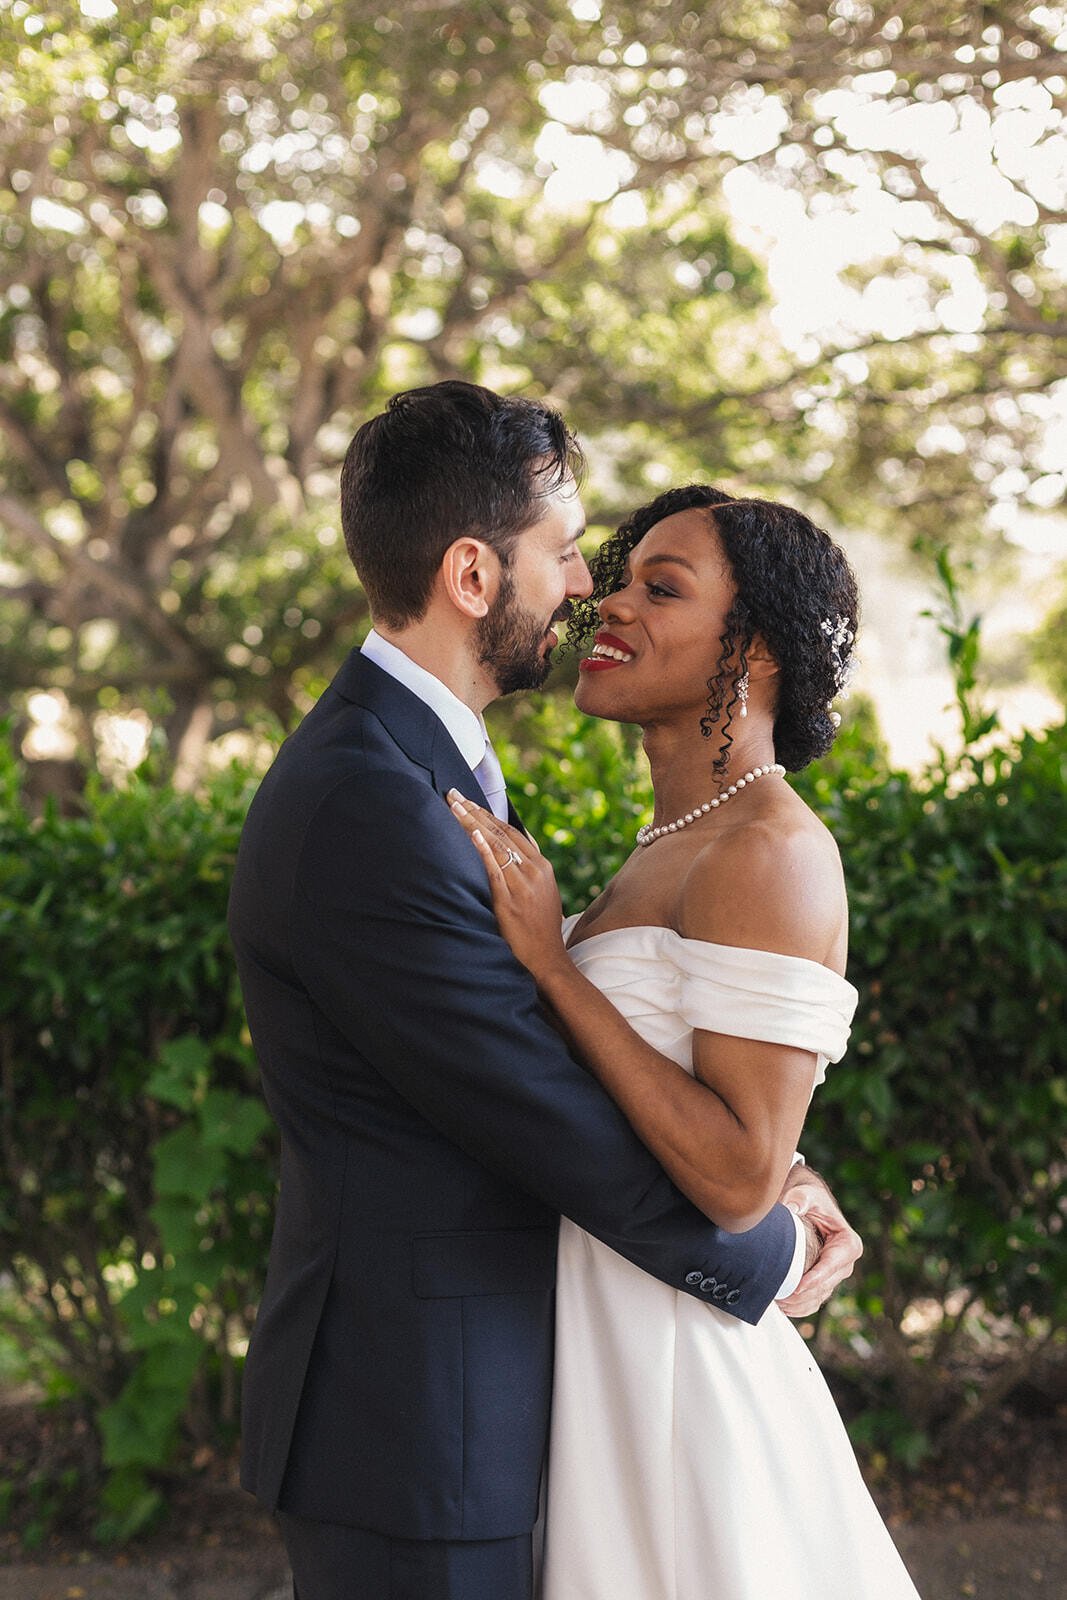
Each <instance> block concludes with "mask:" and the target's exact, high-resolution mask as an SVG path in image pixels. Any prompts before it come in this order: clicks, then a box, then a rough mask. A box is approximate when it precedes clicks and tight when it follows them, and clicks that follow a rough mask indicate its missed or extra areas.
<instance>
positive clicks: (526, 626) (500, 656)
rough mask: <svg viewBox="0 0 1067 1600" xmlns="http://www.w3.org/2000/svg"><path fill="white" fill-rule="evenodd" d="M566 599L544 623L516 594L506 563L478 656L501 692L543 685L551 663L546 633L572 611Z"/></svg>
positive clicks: (482, 631)
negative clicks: (546, 643) (553, 624)
mask: <svg viewBox="0 0 1067 1600" xmlns="http://www.w3.org/2000/svg"><path fill="white" fill-rule="evenodd" d="M570 609H571V608H570V604H569V602H565V603H564V604H563V605H562V606H560V608H559V610H558V611H557V612H556V613H555V614H554V616H553V617H552V618H551V619H550V621H549V622H548V623H542V622H541V621H539V619H538V618H537V617H535V616H534V614H533V612H532V611H528V610H527V609H526V607H525V606H523V605H521V604H520V603H519V601H518V600H517V599H516V598H515V581H514V579H513V578H512V575H511V573H510V572H509V571H508V569H507V567H504V568H503V569H502V571H501V575H500V592H499V593H498V595H497V597H496V599H495V601H494V602H493V604H492V606H491V607H490V609H489V610H488V611H487V612H486V614H485V616H484V617H483V618H482V620H481V622H480V623H479V624H478V633H477V636H476V641H475V642H476V646H477V650H478V660H479V662H480V663H481V665H482V666H485V667H488V668H489V670H490V672H491V673H492V674H493V677H494V679H495V680H496V684H497V688H498V689H499V690H500V693H501V694H514V693H515V691H516V690H518V689H540V687H541V685H542V684H543V683H544V681H545V679H546V678H547V677H548V674H549V671H550V670H551V667H552V658H551V654H550V652H549V651H547V650H546V649H545V634H546V633H547V632H548V629H549V628H550V627H551V626H552V623H554V622H565V621H566V619H567V617H568V616H569V615H570Z"/></svg>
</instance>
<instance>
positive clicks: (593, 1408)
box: [542, 918, 917, 1600]
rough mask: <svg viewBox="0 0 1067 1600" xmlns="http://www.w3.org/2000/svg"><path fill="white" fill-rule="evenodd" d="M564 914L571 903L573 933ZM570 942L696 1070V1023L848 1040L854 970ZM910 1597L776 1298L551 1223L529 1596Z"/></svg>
mask: <svg viewBox="0 0 1067 1600" xmlns="http://www.w3.org/2000/svg"><path fill="white" fill-rule="evenodd" d="M576 921H577V918H570V919H569V923H568V927H567V929H566V931H567V932H568V933H569V932H570V931H571V928H573V924H574V923H575V922H576ZM571 954H572V958H573V960H574V961H575V962H576V964H577V965H578V966H579V967H580V968H581V970H582V971H583V972H584V973H585V975H586V977H587V978H589V979H590V980H591V981H592V982H593V983H595V984H596V986H597V988H599V989H601V990H603V992H604V993H605V994H607V995H608V996H609V997H610V999H611V1000H612V1002H613V1004H614V1005H615V1006H616V1007H617V1008H618V1010H619V1011H621V1012H622V1013H623V1014H624V1016H626V1017H627V1018H628V1019H629V1021H630V1023H631V1025H632V1026H633V1027H634V1028H635V1029H636V1031H637V1032H638V1033H640V1034H641V1036H642V1037H643V1038H645V1039H647V1040H648V1041H649V1043H650V1044H653V1045H655V1046H656V1048H657V1049H658V1050H661V1051H662V1052H663V1054H664V1055H667V1056H670V1057H671V1059H672V1060H674V1061H677V1062H679V1063H680V1064H681V1065H683V1066H685V1067H686V1068H688V1069H690V1070H691V1065H692V1063H691V1041H692V1033H693V1029H694V1028H707V1029H710V1030H712V1031H714V1032H717V1033H729V1034H734V1035H737V1036H739V1037H745V1038H752V1039H765V1040H769V1041H772V1042H776V1043H780V1044H788V1045H794V1046H797V1047H798V1048H800V1049H805V1050H811V1051H813V1052H814V1053H815V1054H816V1055H817V1056H818V1058H819V1062H818V1071H817V1073H816V1080H815V1081H816V1083H818V1082H820V1081H821V1079H822V1077H823V1074H824V1070H825V1066H826V1062H827V1061H828V1060H829V1061H834V1060H837V1059H839V1057H840V1056H841V1055H842V1054H843V1053H844V1049H845V1044H846V1042H847V1039H848V1032H849V1025H850V1023H851V1020H852V1014H853V1011H854V1009H855V1005H856V999H857V996H856V991H855V989H853V987H852V986H851V984H849V983H847V982H846V981H845V980H844V979H843V978H840V977H838V975H837V974H836V973H834V972H831V971H830V970H829V969H828V968H826V967H822V966H819V965H817V964H816V963H814V962H811V961H804V960H800V959H798V958H796V957H792V956H781V955H775V954H773V953H770V952H766V951H760V950H744V949H737V948H734V947H732V946H725V945H715V944H706V943H703V942H701V941H697V940H692V939H683V938H682V937H681V936H680V935H679V934H677V933H675V932H673V931H672V930H671V929H669V928H660V927H637V928H619V929H613V930H610V931H608V932H604V933H600V934H592V935H590V936H589V937H588V938H585V939H582V940H581V941H580V942H579V943H577V944H576V945H575V946H574V947H573V949H572V952H571ZM777 1597H782V1600H917V1597H916V1591H915V1588H914V1586H913V1584H912V1582H911V1580H910V1578H909V1577H908V1575H907V1572H906V1570H905V1568H904V1566H903V1563H902V1562H901V1560H900V1557H899V1555H898V1554H897V1552H896V1549H895V1548H894V1546H893V1542H892V1540H891V1539H890V1537H889V1534H888V1532H887V1531H886V1528H885V1526H884V1524H883V1522H882V1520H881V1517H880V1516H879V1514H878V1512H877V1510H876V1508H875V1506H874V1504H873V1502H872V1501H871V1498H870V1495H869V1494H868V1492H867V1489H866V1487H865V1485H864V1483H863V1480H862V1478H861V1477H860V1473H859V1469H858V1467H857V1464H856V1459H855V1456H854V1455H853V1452H852V1447H851V1445H850V1444H849V1441H848V1436H847V1434H846V1433H845V1429H844V1427H843V1425H842V1422H841V1419H840V1417H839V1416H838V1413H837V1408H836V1407H835V1405H834V1402H833V1400H832V1398H831V1396H830V1393H829V1391H828V1389H827V1388H826V1385H825V1383H824V1381H823V1378H822V1375H821V1373H820V1372H819V1370H818V1368H817V1367H816V1365H815V1363H814V1361H813V1360H812V1358H811V1356H810V1354H809V1352H808V1349H807V1346H806V1345H805V1343H804V1341H803V1339H802V1338H801V1337H800V1335H799V1333H798V1332H797V1331H796V1329H795V1328H794V1327H793V1325H792V1323H791V1322H790V1321H789V1319H788V1317H786V1316H785V1315H784V1314H783V1313H782V1312H781V1311H779V1310H778V1308H777V1307H776V1306H772V1307H771V1309H770V1310H769V1311H768V1312H767V1313H766V1314H765V1315H764V1317H763V1318H762V1320H761V1321H760V1322H759V1324H758V1325H757V1326H755V1327H752V1326H751V1325H749V1324H747V1323H744V1322H740V1321H738V1320H737V1319H736V1318H735V1317H731V1316H729V1315H727V1314H725V1313H724V1312H722V1311H719V1310H718V1309H717V1308H716V1307H715V1306H714V1305H709V1304H708V1303H707V1302H706V1301H704V1300H701V1299H697V1298H695V1297H694V1296H692V1295H688V1294H685V1293H683V1292H680V1291H677V1290H674V1289H671V1288H670V1287H669V1286H668V1285H666V1284H663V1283H660V1282H658V1281H657V1280H656V1279H655V1278H651V1277H649V1276H648V1275H647V1274H646V1273H643V1272H641V1271H639V1270H638V1268H636V1267H634V1266H633V1265H631V1263H630V1262H628V1261H625V1260H623V1258H622V1257H621V1256H619V1255H616V1254H615V1252H614V1251H612V1250H610V1249H608V1247H607V1246H605V1245H603V1244H600V1243H599V1242H598V1241H597V1240H596V1239H592V1238H590V1236H589V1235H588V1234H586V1233H583V1231H582V1230H581V1229H580V1228H577V1227H575V1226H574V1224H573V1223H571V1222H568V1221H566V1220H565V1221H564V1222H563V1224H562V1229H561V1233H560V1249H559V1271H558V1301H557V1313H556V1368H555V1389H554V1394H553V1405H552V1434H551V1448H550V1451H549V1467H548V1491H547V1519H546V1537H545V1550H544V1567H543V1573H542V1600H777Z"/></svg>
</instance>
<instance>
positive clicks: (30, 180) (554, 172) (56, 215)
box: [0, 0, 1067, 773]
mask: <svg viewBox="0 0 1067 1600" xmlns="http://www.w3.org/2000/svg"><path fill="white" fill-rule="evenodd" d="M1065 38H1067V15H1065V12H1064V8H1063V7H1062V6H1056V5H1037V6H1035V5H1030V4H1020V3H1018V0H1013V3H999V0H993V3H990V4H985V5H983V6H981V7H970V6H958V5H955V4H953V5H948V4H943V3H941V0H934V3H932V4H931V3H928V0H924V3H922V4H919V3H918V0H906V3H903V4H900V5H898V6H896V7H894V8H889V9H888V10H887V8H885V7H875V6H870V5H866V4H862V3H859V0H834V3H832V4H830V5H829V6H827V5H825V4H824V3H823V0H818V3H814V0H786V3H784V4H781V5H773V6H772V5H768V4H765V3H763V0H715V3H712V4H708V5H702V6H699V7H696V6H692V5H690V3H689V0H643V3H633V4H631V3H618V0H539V3H538V4H536V5H533V4H528V3H525V0H512V3H508V0H466V3H464V0H412V3H406V4H404V5H403V6H398V5H392V4H389V3H383V4H380V5H369V4H366V3H352V0H347V3H345V0H342V3H334V4H331V5H329V6H327V5H324V4H320V3H314V0H263V3H260V4H254V3H249V0H212V3H211V4H210V5H206V4H205V5H199V4H173V3H170V0H165V3H161V4H156V5H154V6H152V7H143V8H137V9H136V10H134V11H130V9H129V8H125V9H124V10H123V11H122V13H121V15H120V14H119V12H118V11H117V9H116V6H115V5H114V4H113V3H112V0H81V4H80V5H79V4H73V3H71V0H54V3H50V4H47V5H46V4H41V5H38V4H35V3H33V0H0V180H2V182H0V241H2V245H3V250H2V258H0V370H2V373H3V384H2V390H0V683H2V685H3V687H4V692H5V693H6V695H7V696H8V698H9V700H10V702H11V703H12V705H13V706H14V707H15V708H16V709H19V710H21V709H22V707H23V706H24V705H25V702H26V698H27V695H28V694H29V693H30V692H32V691H35V690H36V691H40V690H41V689H50V690H52V691H54V692H55V693H56V694H58V695H59V696H60V697H61V699H60V700H59V701H58V702H57V703H58V704H61V705H62V707H63V716H64V719H65V720H66V722H67V724H68V726H69V727H70V729H71V731H72V737H73V740H74V742H75V744H76V746H77V750H78V752H79V755H80V758H81V759H82V760H83V761H86V762H87V763H88V764H89V765H90V766H92V765H95V764H96V761H97V760H98V759H99V757H100V755H101V753H102V752H103V754H104V755H105V756H106V755H107V753H108V734H109V730H110V732H111V734H112V741H113V739H114V735H115V730H116V727H117V726H118V724H117V722H116V714H117V713H132V714H133V715H134V716H135V717H136V718H139V719H141V721H142V723H144V725H145V726H147V721H151V722H152V723H159V724H162V725H163V726H164V727H165V729H166V732H167V737H168V741H169V744H170V748H171V750H172V752H173V754H174V756H175V758H176V759H177V761H178V762H179V766H180V768H181V770H182V771H184V772H187V773H194V772H195V771H197V770H198V769H199V767H200V766H201V765H202V762H203V759H204V754H205V749H206V747H207V746H208V745H209V743H210V742H211V741H212V740H217V739H218V738H219V737H220V736H222V735H224V734H225V733H226V732H227V731H228V730H233V729H240V728H243V727H245V726H246V724H247V722H248V720H249V718H250V717H254V716H255V715H256V714H257V713H258V712H260V711H262V710H263V709H267V710H269V711H270V712H271V713H272V714H273V715H274V716H276V717H277V718H278V719H280V720H281V721H282V722H283V723H288V722H289V721H291V719H292V717H293V715H294V713H295V712H297V711H299V710H301V709H303V708H306V706H307V704H308V703H309V701H310V699H312V698H313V697H314V696H315V694H316V693H317V692H318V690H319V689H320V687H321V685H322V683H323V681H324V679H326V678H328V677H329V676H330V675H331V674H332V670H333V668H334V666H335V665H336V663H337V660H338V658H339V655H340V654H341V653H342V652H343V650H344V649H346V648H347V646H348V644H349V643H350V642H351V640H352V639H353V636H354V635H355V634H356V633H357V632H358V630H359V628H360V626H361V624H362V623H363V621H364V617H365V606H364V602H363V599H362V596H361V595H360V593H359V590H358V588H357V586H356V584H355V582H354V580H353V577H352V575H351V573H350V571H349V570H348V568H347V564H346V561H345V558H344V553H343V547H342V545H341V542H340V539H339V532H338V527H337V516H336V474H337V468H338V465H339V461H340V458H341V456H342V454H343V452H344V449H345V447H346V445H347V442H348V440H349V438H350V437H351V434H352V432H353V431H354V429H355V427H356V426H357V425H358V424H359V422H360V421H361V420H362V419H363V418H364V417H365V416H367V415H368V414H370V413H371V412H373V411H374V410H375V409H377V408H379V407H380V405H381V404H382V402H383V401H384V399H385V398H386V396H387V395H388V394H389V393H391V392H392V391H394V390H395V389H398V388H402V387H404V386H406V385H409V384H412V383H417V382H423V381H431V380H433V379H435V378H440V377H444V376H455V375H460V376H466V377H469V378H473V379H477V380H480V381H485V382H488V383H490V384H492V385H494V386H496V387H501V388H505V389H528V390H530V391H532V392H535V393H538V394H542V395H545V396H547V398H548V399H549V400H550V401H553V402H555V403H557V404H558V405H560V406H561V407H562V408H563V409H564V411H565V413H566V414H567V416H568V418H569V419H570V420H571V421H572V422H573V423H574V424H575V425H576V427H577V428H578V429H579V431H580V433H581V435H582V437H583V439H584V440H585V442H586V443H587V444H588V446H589V451H590V456H591V459H592V462H593V476H592V480H591V483H590V486H589V487H590V493H589V502H590V510H591V513H592V516H593V519H594V521H595V522H598V523H601V524H605V523H611V522H612V521H613V520H614V519H615V518H616V516H617V515H618V514H619V513H620V512H622V511H624V510H628V509H630V508H632V506H633V504H634V503H635V502H636V501H638V500H640V499H642V498H647V497H649V495H650V494H651V493H652V492H655V491H658V489H659V488H661V487H663V486H664V485H665V484H667V483H670V482H676V481H679V480H683V481H684V480H685V479H687V478H689V477H693V476H696V477H702V478H707V477H712V478H716V479H718V478H723V477H725V478H728V479H729V480H731V481H736V482H739V483H741V484H743V485H745V486H746V487H747V488H749V489H750V490H753V491H763V492H767V493H770V494H772V495H773V494H777V495H779V496H781V497H783V498H786V499H792V500H794V501H799V502H800V503H801V504H803V505H804V506H805V508H806V509H809V510H810V511H811V512H812V513H813V514H814V515H815V516H816V518H817V519H818V520H821V519H824V518H829V519H830V520H831V521H832V522H833V523H834V525H835V526H838V527H843V528H849V527H864V528H870V529H877V530H881V531H883V532H884V533H885V536H886V538H887V539H889V540H891V541H894V542H895V543H896V544H897V545H898V546H899V547H900V548H901V550H906V549H907V548H908V547H914V548H928V547H930V546H934V547H939V546H941V545H942V544H944V543H945V542H950V543H951V544H952V545H953V547H954V551H955V554H956V556H957V558H962V557H968V556H972V557H974V558H975V559H976V560H979V561H981V562H984V563H985V564H987V565H988V564H990V563H993V562H995V561H996V560H997V558H998V557H999V556H1003V555H1005V553H1006V551H1005V541H1004V538H1003V521H1002V519H999V520H998V513H1001V512H1003V511H1004V508H1005V505H1011V506H1016V507H1018V506H1022V507H1025V508H1028V510H1029V511H1030V512H1031V513H1032V514H1033V515H1035V516H1045V515H1055V514H1057V513H1058V512H1060V511H1061V508H1062V504H1063V497H1064V488H1065V483H1064V477H1063V473H1062V471H1061V470H1060V469H1061V468H1062V466H1063V459H1064V454H1065V451H1067V444H1065V440H1067V397H1065V392H1067V386H1065V384H1064V381H1063V374H1064V357H1065V354H1067V318H1065V314H1064V304H1065V298H1064V292H1065V278H1067V225H1065V223H1064V215H1063V213H1064V197H1065V194H1067V136H1065V133H1064V122H1063V112H1064V106H1065V103H1067V83H1065V77H1064V66H1063V44H1064V41H1065ZM754 185H755V188H754V187H753V186H754ZM753 196H755V199H753ZM745 197H747V205H748V207H749V211H751V209H752V207H753V205H755V206H756V209H757V211H758V210H763V211H764V212H765V213H766V214H767V215H769V216H773V215H775V214H779V215H781V216H782V217H785V216H786V215H789V216H791V217H794V218H796V217H800V218H802V219H806V220H807V222H808V224H810V227H809V231H808V232H807V233H802V234H800V235H798V238H800V239H802V240H811V241H812V242H813V243H812V246H811V247H813V246H814V243H815V242H816V241H817V239H818V238H819V237H823V236H828V235H835V236H836V235H840V236H841V237H845V236H847V237H848V238H849V239H851V240H852V241H853V244H852V246H851V247H850V248H851V254H850V253H849V249H846V250H845V252H844V255H843V256H841V257H840V261H839V264H838V270H833V269H831V268H830V267H827V268H826V270H825V282H821V281H818V280H817V281H816V282H815V284H814V285H813V287H812V291H811V292H812V293H813V294H814V295H815V296H816V298H818V299H819V300H820V301H821V302H823V303H824V304H825V315H824V317H823V318H822V320H821V321H819V322H818V323H817V324H816V325H811V324H809V325H808V327H807V329H806V331H804V332H803V333H798V332H797V331H796V329H794V330H793V331H792V332H790V330H789V328H788V327H783V325H782V322H781V319H780V318H779V317H777V316H776V309H775V307H776V298H777V299H780V298H781V285H780V284H779V288H778V290H777V291H776V290H775V289H774V286H773V285H772V284H771V283H770V282H769V280H768V271H767V268H766V265H765V263H764V262H763V261H762V260H761V259H760V258H759V256H758V254H754V253H753V242H752V228H751V226H749V227H747V228H746V227H743V226H742V225H741V224H740V223H739V221H738V215H739V206H740V203H741V201H742V200H743V199H745ZM728 202H729V203H728ZM813 229H814V230H816V231H811V230H813ZM820 230H821V231H820ZM857 241H858V242H857ZM811 247H809V246H806V245H803V244H801V245H799V246H798V247H797V250H796V253H795V258H794V259H793V260H792V261H791V262H789V263H787V265H786V268H785V269H784V270H785V273H786V275H791V276H794V277H800V276H801V275H802V274H803V273H804V272H805V271H808V272H810V271H811V267H810V264H809V263H808V262H807V261H806V260H805V256H806V255H807V254H808V253H809V248H811ZM872 252H873V253H872ZM781 271H782V269H781V268H779V276H781ZM1056 441H1059V459H1058V462H1057V461H1056V460H1055V454H1056ZM998 570H1002V572H1003V577H1004V580H1005V581H1008V580H1009V579H1010V566H1004V567H1003V568H1002V569H998ZM1057 581H1059V580H1057ZM1055 598H1056V597H1055V595H1050V596H1049V599H1050V605H1051V602H1052V601H1053V600H1054V599H1055ZM1064 603H1067V594H1064V595H1063V596H1062V598H1061V605H1062V604H1064ZM1049 633H1050V640H1051V642H1050V643H1049V645H1048V647H1047V648H1046V649H1044V650H1042V651H1041V652H1039V654H1040V659H1041V662H1043V663H1044V666H1043V668H1042V670H1047V671H1048V672H1050V673H1052V674H1053V675H1054V676H1055V677H1056V678H1057V681H1060V682H1061V684H1062V663H1061V661H1060V655H1059V653H1058V650H1059V647H1058V645H1057V644H1056V642H1055V641H1056V640H1057V639H1058V638H1059V637H1060V636H1061V630H1060V628H1059V625H1058V623H1056V622H1055V620H1053V621H1052V622H1051V623H1050V630H1049ZM1033 659H1034V658H1033V656H1032V655H1031V654H1030V652H1029V651H1024V652H1023V660H1022V663H1021V668H1020V670H1028V668H1029V666H1030V665H1032V664H1033ZM146 719H147V721H146Z"/></svg>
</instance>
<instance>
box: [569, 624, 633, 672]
mask: <svg viewBox="0 0 1067 1600" xmlns="http://www.w3.org/2000/svg"><path fill="white" fill-rule="evenodd" d="M595 642H596V643H597V644H602V645H604V646H605V647H606V648H607V649H608V650H625V651H626V659H627V660H629V659H630V658H631V657H632V656H633V654H634V652H633V651H632V650H631V649H630V646H629V645H628V644H627V643H626V640H625V639H616V637H615V635H614V634H613V633H598V634H597V636H596V641H595ZM625 664H626V663H625V662H623V661H613V660H612V659H611V657H610V656H583V657H582V659H581V661H579V663H578V671H579V672H603V671H604V670H605V669H606V668H607V667H622V666H625Z"/></svg>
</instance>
